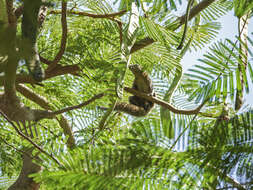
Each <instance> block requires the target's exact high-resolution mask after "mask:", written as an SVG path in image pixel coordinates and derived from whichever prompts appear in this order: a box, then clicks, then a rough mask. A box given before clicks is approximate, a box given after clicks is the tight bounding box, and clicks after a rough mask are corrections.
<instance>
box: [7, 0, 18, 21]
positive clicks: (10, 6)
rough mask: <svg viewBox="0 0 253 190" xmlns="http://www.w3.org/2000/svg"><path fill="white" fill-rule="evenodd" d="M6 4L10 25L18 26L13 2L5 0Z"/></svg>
mask: <svg viewBox="0 0 253 190" xmlns="http://www.w3.org/2000/svg"><path fill="white" fill-rule="evenodd" d="M5 2H6V9H7V14H8V22H9V24H10V25H16V21H17V19H16V16H15V14H14V12H13V0H5Z"/></svg>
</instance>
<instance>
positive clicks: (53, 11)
mask: <svg viewBox="0 0 253 190" xmlns="http://www.w3.org/2000/svg"><path fill="white" fill-rule="evenodd" d="M126 12H127V11H126V10H122V11H119V12H116V13H108V14H100V15H98V14H92V13H87V12H79V11H72V10H68V11H67V14H72V15H78V16H87V17H91V18H114V17H116V16H122V15H123V14H125V13H126ZM49 14H61V11H56V10H52V11H50V12H49Z"/></svg>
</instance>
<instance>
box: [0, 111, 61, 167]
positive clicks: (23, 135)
mask: <svg viewBox="0 0 253 190" xmlns="http://www.w3.org/2000/svg"><path fill="white" fill-rule="evenodd" d="M0 114H1V115H2V116H3V117H4V118H5V119H6V120H7V121H8V122H9V123H10V124H11V125H12V127H13V128H14V129H15V131H16V132H17V133H18V134H19V135H20V136H21V137H23V138H24V139H26V140H27V141H28V142H29V143H31V144H32V145H33V146H34V147H35V148H37V149H38V150H39V151H40V152H42V153H43V154H45V155H46V156H48V157H49V158H51V159H52V160H53V161H55V162H56V163H57V164H58V165H59V166H61V164H60V162H59V161H58V160H57V159H56V158H55V157H54V156H53V155H52V154H49V153H48V152H46V151H45V150H44V149H43V148H41V147H40V146H39V145H37V144H36V143H35V142H33V140H32V139H31V138H30V137H28V136H26V135H25V134H24V133H22V132H21V131H20V130H19V129H18V128H17V127H16V125H15V124H14V123H13V122H12V121H11V120H9V118H8V117H7V116H6V115H5V114H4V113H3V112H2V111H1V110H0Z"/></svg>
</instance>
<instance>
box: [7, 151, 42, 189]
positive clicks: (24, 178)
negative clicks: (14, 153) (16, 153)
mask: <svg viewBox="0 0 253 190" xmlns="http://www.w3.org/2000/svg"><path fill="white" fill-rule="evenodd" d="M22 160H23V167H22V169H21V172H20V174H19V177H18V179H17V180H16V181H15V183H13V184H12V185H11V186H10V187H9V188H8V190H38V189H39V188H40V184H39V183H36V182H35V181H33V179H32V178H30V177H28V176H29V175H30V174H32V173H36V172H39V171H40V170H42V167H41V166H39V165H37V164H35V163H33V162H32V158H31V157H29V156H28V155H26V154H23V159H22Z"/></svg>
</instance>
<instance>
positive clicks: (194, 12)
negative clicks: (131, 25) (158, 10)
mask: <svg viewBox="0 0 253 190" xmlns="http://www.w3.org/2000/svg"><path fill="white" fill-rule="evenodd" d="M214 1H216V0H203V1H201V2H200V3H199V4H198V5H196V6H195V7H193V8H192V9H191V11H190V15H189V20H191V19H192V18H193V17H195V16H196V15H197V14H199V13H200V12H201V11H202V10H204V9H205V8H207V7H208V6H209V5H210V4H212V3H213V2H214ZM185 18H186V14H185V15H183V16H181V17H179V18H178V19H177V21H178V22H179V24H178V25H177V26H176V27H175V29H174V30H176V29H178V28H179V27H180V26H182V25H183V24H184V23H185V20H186V19H185ZM154 42H155V41H154V40H153V39H151V38H149V37H147V38H144V39H142V40H140V41H138V42H136V43H135V44H134V46H133V47H132V49H131V53H134V52H136V51H138V50H140V49H142V48H145V47H147V46H148V45H150V44H152V43H154Z"/></svg>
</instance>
